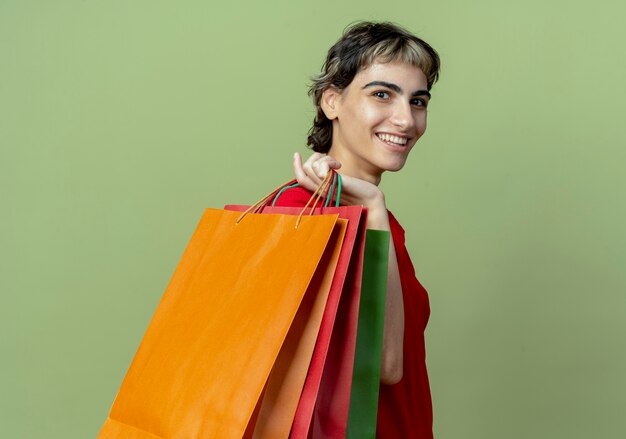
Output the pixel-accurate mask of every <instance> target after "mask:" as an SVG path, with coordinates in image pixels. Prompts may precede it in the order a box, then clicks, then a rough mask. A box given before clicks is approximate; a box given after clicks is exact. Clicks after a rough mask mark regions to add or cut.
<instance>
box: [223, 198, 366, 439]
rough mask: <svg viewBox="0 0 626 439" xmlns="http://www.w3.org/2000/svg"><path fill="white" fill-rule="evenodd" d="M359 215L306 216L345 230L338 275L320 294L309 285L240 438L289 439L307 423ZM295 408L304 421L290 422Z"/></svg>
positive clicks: (352, 210)
mask: <svg viewBox="0 0 626 439" xmlns="http://www.w3.org/2000/svg"><path fill="white" fill-rule="evenodd" d="M245 208H247V206H230V205H229V206H226V207H225V209H229V210H231V209H232V210H244V209H245ZM362 210H363V208H362V207H360V206H345V207H339V208H336V207H335V208H323V209H320V208H317V209H314V210H312V211H307V213H308V214H313V215H319V214H329V213H336V214H338V215H339V218H340V219H339V220H338V224H337V225H336V226H335V227H336V229H338V228H339V227H340V225H344V228H343V230H342V231H341V233H342V235H345V236H344V238H343V245H342V246H341V249H340V252H337V254H336V255H335V263H336V270H335V271H334V273H329V272H328V269H327V273H326V276H328V275H329V274H330V277H329V278H327V280H328V281H331V280H332V284H331V283H330V282H329V285H327V286H326V287H325V288H320V287H319V286H317V285H316V282H315V278H314V281H313V282H312V283H311V284H310V286H309V290H307V293H306V295H305V297H304V299H303V301H302V303H301V305H300V308H299V310H298V313H297V315H296V317H295V319H294V321H293V323H292V326H291V328H290V330H289V333H288V335H287V339H286V340H285V343H284V344H283V347H282V349H281V352H280V354H279V357H278V358H277V360H276V363H275V364H274V367H273V369H272V372H271V375H270V378H269V380H268V383H267V387H266V390H265V392H264V394H263V396H262V398H261V399H260V400H259V402H258V403H257V404H258V405H260V407H257V409H258V410H257V411H258V413H257V414H256V415H257V416H254V417H253V419H252V420H251V422H252V423H253V425H249V426H248V431H247V434H246V436H244V437H254V438H257V439H265V438H268V439H269V438H287V437H288V436H289V433H290V431H292V436H293V434H294V433H293V432H294V430H297V428H298V422H297V421H300V422H299V423H300V424H302V422H304V420H305V418H306V416H307V413H308V419H309V422H310V417H311V414H312V412H313V407H314V405H315V399H316V397H317V390H318V388H319V384H320V380H321V374H322V369H323V365H324V362H325V358H326V353H327V352H328V345H329V342H330V335H331V332H332V326H333V323H334V320H335V316H336V313H337V307H338V304H339V298H340V295H341V291H342V288H343V284H344V281H345V277H346V272H347V268H348V265H349V264H350V258H351V256H352V250H353V246H354V242H355V238H356V234H357V230H358V225H359V222H360V221H361V217H362ZM301 211H302V209H301V208H285V207H266V208H264V209H262V210H261V212H263V213H285V214H290V213H293V214H297V213H299V212H301ZM331 241H332V239H331ZM329 247H330V245H329ZM327 251H328V250H327ZM331 265H332V264H328V266H331ZM321 266H327V264H321ZM317 275H318V272H316V276H317ZM311 290H313V291H311ZM305 380H306V381H305ZM303 388H304V390H303ZM303 402H304V403H303ZM299 404H300V405H299ZM296 408H298V410H300V412H301V413H302V415H301V416H300V417H299V418H296V420H295V421H294V415H295V412H296ZM292 423H293V425H292ZM300 428H302V426H300ZM307 430H308V423H307V424H306V426H305V429H304V436H306V432H307ZM304 436H303V437H304Z"/></svg>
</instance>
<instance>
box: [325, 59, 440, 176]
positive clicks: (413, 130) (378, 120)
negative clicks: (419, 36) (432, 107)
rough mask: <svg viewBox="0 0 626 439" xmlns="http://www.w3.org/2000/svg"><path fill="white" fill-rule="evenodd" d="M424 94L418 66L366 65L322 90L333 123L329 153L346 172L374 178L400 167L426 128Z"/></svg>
mask: <svg viewBox="0 0 626 439" xmlns="http://www.w3.org/2000/svg"><path fill="white" fill-rule="evenodd" d="M429 99H430V93H428V91H427V80H426V76H425V75H424V73H423V72H422V71H421V70H420V69H419V68H418V67H415V66H412V65H410V64H404V63H398V62H390V63H384V64H380V63H374V64H371V65H370V66H369V67H367V68H366V69H363V70H361V71H360V72H358V73H357V74H356V75H355V77H354V79H353V80H352V82H351V83H350V84H349V85H348V86H347V87H346V88H345V89H343V90H337V89H334V88H330V89H328V90H326V91H325V92H324V95H323V97H322V100H321V105H322V109H323V111H324V113H325V114H326V117H328V119H330V120H332V124H333V138H332V145H331V147H330V150H329V152H328V155H330V156H332V157H333V158H335V159H337V160H339V161H340V162H341V163H342V172H344V173H346V175H350V176H353V177H358V178H361V179H364V180H367V181H370V182H374V183H378V181H380V176H381V174H382V173H383V172H384V171H398V170H400V169H402V167H403V166H404V163H405V162H406V159H407V157H408V155H409V152H410V151H411V148H413V145H415V142H417V140H418V139H419V138H420V137H421V136H422V134H424V132H425V131H426V107H427V105H428V100H429Z"/></svg>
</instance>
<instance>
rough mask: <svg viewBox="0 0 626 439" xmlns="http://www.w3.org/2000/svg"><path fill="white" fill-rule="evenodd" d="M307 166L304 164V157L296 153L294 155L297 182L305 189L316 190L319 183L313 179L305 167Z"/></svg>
mask: <svg viewBox="0 0 626 439" xmlns="http://www.w3.org/2000/svg"><path fill="white" fill-rule="evenodd" d="M305 165H306V163H305ZM305 165H303V164H302V157H301V156H300V154H299V153H297V152H296V153H295V154H294V155H293V173H294V174H295V176H296V180H297V181H298V183H299V184H300V185H301V186H303V187H304V188H306V189H308V190H315V189H316V188H317V183H316V182H315V181H313V180H312V179H311V177H310V176H309V174H308V173H307V171H306V169H305V167H304V166H305ZM309 166H310V165H309Z"/></svg>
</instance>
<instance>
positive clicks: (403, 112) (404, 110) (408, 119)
mask: <svg viewBox="0 0 626 439" xmlns="http://www.w3.org/2000/svg"><path fill="white" fill-rule="evenodd" d="M391 123H393V124H394V125H395V126H397V127H398V128H400V129H402V130H403V131H409V130H410V129H412V128H414V126H415V120H414V119H413V112H412V110H411V105H410V104H408V103H406V104H405V103H398V104H397V105H395V106H394V110H393V114H392V115H391Z"/></svg>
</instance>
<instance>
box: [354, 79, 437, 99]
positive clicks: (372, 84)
mask: <svg viewBox="0 0 626 439" xmlns="http://www.w3.org/2000/svg"><path fill="white" fill-rule="evenodd" d="M376 86H382V87H387V88H388V89H390V90H393V91H395V92H396V93H399V94H403V92H402V89H401V88H400V87H399V86H397V85H396V84H394V83H392V82H387V81H372V82H368V83H367V84H365V85H364V86H363V89H366V88H368V87H376ZM415 96H428V99H430V93H429V92H428V90H416V91H414V92H413V93H411V97H415Z"/></svg>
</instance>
